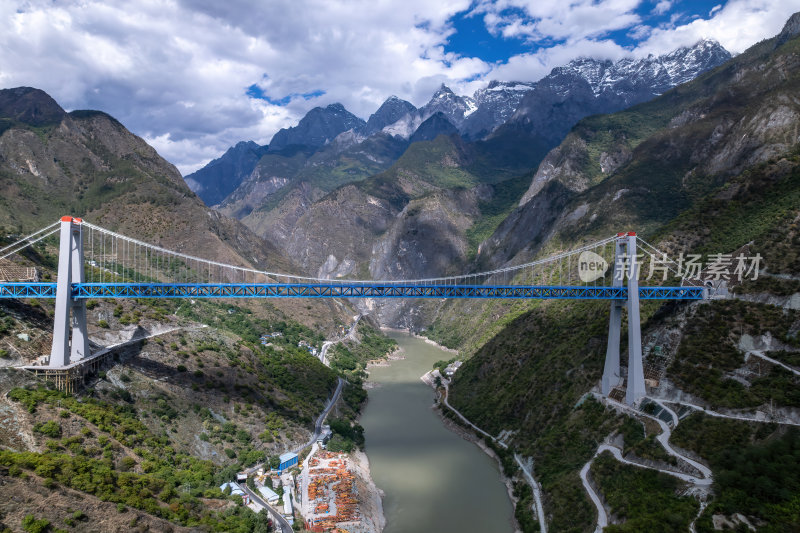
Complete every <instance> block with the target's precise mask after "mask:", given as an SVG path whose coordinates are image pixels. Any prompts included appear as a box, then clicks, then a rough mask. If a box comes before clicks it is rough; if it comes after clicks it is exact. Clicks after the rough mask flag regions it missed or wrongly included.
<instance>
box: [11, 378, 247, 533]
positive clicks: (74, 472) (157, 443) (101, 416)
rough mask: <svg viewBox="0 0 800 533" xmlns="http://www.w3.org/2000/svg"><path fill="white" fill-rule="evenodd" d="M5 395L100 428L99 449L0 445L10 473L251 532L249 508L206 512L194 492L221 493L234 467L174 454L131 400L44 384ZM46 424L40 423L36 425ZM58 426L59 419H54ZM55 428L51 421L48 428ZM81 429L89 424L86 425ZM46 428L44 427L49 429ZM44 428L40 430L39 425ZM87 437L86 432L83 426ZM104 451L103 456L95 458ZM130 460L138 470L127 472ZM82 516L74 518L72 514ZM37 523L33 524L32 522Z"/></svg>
mask: <svg viewBox="0 0 800 533" xmlns="http://www.w3.org/2000/svg"><path fill="white" fill-rule="evenodd" d="M9 398H10V399H12V400H14V401H18V402H20V403H21V404H23V405H24V406H25V407H26V408H27V409H28V410H29V411H30V412H36V410H37V407H38V406H40V405H47V406H49V407H50V408H54V407H55V406H56V405H60V407H61V408H62V409H66V410H69V412H70V413H71V414H72V415H73V416H78V417H81V418H83V419H85V420H86V421H88V422H91V423H92V424H94V425H95V426H97V428H98V429H99V430H100V432H102V435H100V436H99V438H98V439H97V443H98V445H99V446H102V447H103V448H102V450H101V449H100V448H97V447H95V446H87V445H86V442H85V441H84V437H82V436H76V437H70V438H68V439H62V440H61V441H60V443H59V442H58V441H56V446H54V447H48V448H50V449H49V450H48V451H47V452H44V453H34V452H22V453H17V452H12V451H7V450H3V451H0V465H3V466H5V467H8V469H9V470H8V471H9V473H10V474H13V475H21V473H22V472H23V471H28V472H31V473H33V474H35V475H36V476H39V477H41V478H43V479H44V482H45V484H46V485H53V484H56V483H57V484H61V485H64V486H66V487H70V488H73V489H76V490H80V491H83V492H86V493H88V494H92V495H95V496H97V497H98V498H100V499H101V500H103V501H109V502H114V503H117V504H118V505H119V506H122V507H123V508H124V507H126V506H127V507H133V508H135V509H140V510H143V511H145V512H147V513H150V514H152V515H154V516H158V517H162V518H165V519H168V520H173V521H176V522H178V523H180V524H183V525H187V526H191V527H194V526H204V527H206V528H208V529H210V530H212V531H241V532H243V533H244V532H247V531H251V530H252V529H251V528H252V527H255V524H257V523H258V522H259V521H260V520H262V519H260V518H258V517H256V516H255V515H254V514H253V513H252V512H250V511H249V510H246V511H245V510H243V509H241V508H235V509H232V510H228V511H225V512H222V513H214V512H211V511H209V510H208V509H207V508H206V507H205V506H204V505H202V504H201V503H200V502H199V498H201V497H204V498H221V497H222V494H221V493H220V491H219V488H218V484H219V483H221V481H223V480H227V479H229V478H230V476H231V475H232V474H233V472H235V471H236V470H237V469H238V468H239V467H240V466H239V465H233V470H231V469H228V468H225V469H223V468H220V467H216V466H214V464H213V463H211V462H210V461H201V460H199V459H196V458H194V457H192V456H190V455H187V454H184V453H180V452H177V451H176V450H175V449H174V448H173V447H172V446H171V445H170V442H169V439H168V438H167V437H166V436H157V435H154V434H153V433H151V432H150V431H149V430H148V429H147V427H146V426H145V425H144V424H143V423H142V422H141V421H140V419H139V418H140V417H139V414H138V413H137V412H136V411H135V410H134V409H133V408H131V407H130V406H118V405H112V404H109V403H107V402H103V401H99V400H96V399H94V398H76V397H73V396H70V395H66V394H63V393H60V392H57V391H53V390H47V389H43V388H39V389H35V390H27V389H19V388H17V389H13V390H12V391H11V392H10V393H9ZM48 424H51V423H50V422H48V423H45V424H42V425H41V426H40V428H39V429H40V430H41V429H42V428H44V427H45V426H48ZM52 424H55V426H56V427H57V423H55V422H53V423H52ZM49 427H50V428H52V425H51V426H49ZM85 429H86V428H85ZM46 431H47V430H46ZM40 432H41V431H40ZM84 434H85V435H86V436H87V438H88V437H89V436H90V435H91V432H84ZM119 446H126V447H128V448H131V449H133V450H134V451H135V456H134V457H131V456H126V459H124V460H120V465H121V468H119V469H118V468H116V467H115V463H114V460H113V450H115V449H118V448H119ZM101 452H102V457H98V455H100V454H101ZM134 464H138V465H139V466H140V467H141V471H142V473H140V474H139V473H134V472H132V471H130V470H131V469H132V467H133V465H134ZM77 519H79V518H77ZM32 523H34V522H32Z"/></svg>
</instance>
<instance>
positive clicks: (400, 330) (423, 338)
mask: <svg viewBox="0 0 800 533" xmlns="http://www.w3.org/2000/svg"><path fill="white" fill-rule="evenodd" d="M381 331H393V332H396V333H405V334H406V335H411V336H412V337H414V338H415V339H419V340H421V341H423V342H424V343H425V344H430V345H431V346H435V347H436V348H438V349H440V350H442V351H443V352H449V353H452V354H455V355H458V350H454V349H453V348H448V347H447V346H443V345H441V344H439V343H438V342H436V341H434V340H431V339H429V338H428V337H426V336H425V335H420V334H419V333H414V332H413V331H411V330H410V329H408V328H390V327H386V326H382V327H381Z"/></svg>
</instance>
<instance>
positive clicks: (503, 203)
mask: <svg viewBox="0 0 800 533" xmlns="http://www.w3.org/2000/svg"><path fill="white" fill-rule="evenodd" d="M530 184H531V176H530V174H524V175H522V176H519V177H516V178H512V179H509V180H506V181H503V182H500V183H497V184H495V185H493V194H492V196H491V198H489V199H488V200H485V201H481V202H479V204H478V206H479V207H480V210H481V216H480V218H478V219H477V220H476V221H475V222H474V223H473V224H472V226H470V228H469V229H468V230H467V242H468V243H469V252H468V253H467V257H468V259H469V260H473V259H474V258H475V256H476V255H477V254H478V246H479V245H480V244H481V243H482V242H483V241H484V240H486V239H488V238H489V237H490V236H491V235H492V233H494V231H495V230H496V229H497V227H498V226H499V225H500V223H501V222H502V221H503V220H505V219H506V217H507V216H508V215H509V213H511V211H512V210H513V209H514V208H515V207H517V204H518V203H519V200H520V198H522V195H523V194H525V191H526V190H527V189H528V187H529V186H530Z"/></svg>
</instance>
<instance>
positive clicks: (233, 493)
mask: <svg viewBox="0 0 800 533" xmlns="http://www.w3.org/2000/svg"><path fill="white" fill-rule="evenodd" d="M227 487H230V488H231V496H243V495H244V491H243V490H242V489H240V488H239V485H237V484H236V483H223V484H222V485H220V486H219V490H221V491H222V492H225V489H226V488H227Z"/></svg>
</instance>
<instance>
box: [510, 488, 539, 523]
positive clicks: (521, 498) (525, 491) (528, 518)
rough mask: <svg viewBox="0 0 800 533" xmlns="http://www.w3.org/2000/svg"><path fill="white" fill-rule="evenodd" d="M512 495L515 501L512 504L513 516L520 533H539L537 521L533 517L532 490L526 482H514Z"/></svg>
mask: <svg viewBox="0 0 800 533" xmlns="http://www.w3.org/2000/svg"><path fill="white" fill-rule="evenodd" d="M514 497H515V498H517V503H516V504H515V506H514V518H515V519H516V520H517V523H518V524H519V527H520V529H522V533H539V531H540V527H539V521H538V520H536V519H535V518H534V517H533V512H532V508H533V504H534V501H533V490H532V489H531V486H530V485H528V484H527V483H520V482H519V481H517V482H515V483H514Z"/></svg>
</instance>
